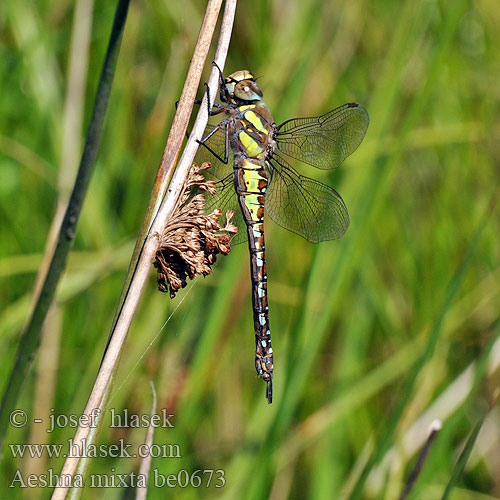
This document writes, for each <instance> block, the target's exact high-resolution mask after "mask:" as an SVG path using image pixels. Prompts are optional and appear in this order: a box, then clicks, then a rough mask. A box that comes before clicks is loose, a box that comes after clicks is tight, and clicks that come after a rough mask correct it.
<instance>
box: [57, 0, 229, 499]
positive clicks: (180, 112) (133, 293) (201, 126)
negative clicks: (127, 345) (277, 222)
mask: <svg viewBox="0 0 500 500" xmlns="http://www.w3.org/2000/svg"><path fill="white" fill-rule="evenodd" d="M221 3H222V0H210V1H209V3H208V6H207V9H206V14H205V19H204V21H203V25H202V28H201V30H200V35H199V37H198V42H197V44H196V48H195V51H194V54H193V57H192V59H191V65H190V69H189V72H188V77H187V79H186V84H185V86H184V90H183V92H182V95H181V99H180V101H179V106H178V108H177V113H176V116H175V118H174V122H173V125H172V129H171V132H170V134H169V138H168V140H167V145H166V147H165V152H164V155H163V158H162V162H161V165H160V169H159V173H158V175H157V179H156V181H155V187H154V188H153V193H158V197H155V196H152V198H151V200H150V204H149V205H148V209H147V214H146V218H145V220H148V218H149V217H150V216H151V219H152V224H151V227H150V229H149V231H148V232H147V236H146V237H145V239H144V245H142V247H141V245H140V244H139V242H138V245H137V247H136V248H138V249H139V250H138V251H137V252H136V254H138V258H137V265H136V266H133V264H131V268H130V270H129V271H130V276H131V277H130V281H129V282H128V285H127V286H126V287H125V289H124V292H123V293H122V299H121V302H120V305H119V309H118V312H117V316H116V320H115V323H114V325H113V328H112V332H111V335H110V340H109V343H108V347H107V350H106V354H105V356H104V359H103V361H102V364H101V368H100V370H99V374H98V376H97V379H96V382H95V384H94V388H93V390H92V393H91V394H90V397H89V400H88V402H87V406H86V408H85V411H84V414H85V415H87V416H88V417H89V418H90V415H91V414H92V412H95V411H97V412H98V413H99V419H98V423H99V424H100V423H101V422H102V416H103V414H104V412H105V409H106V401H107V398H108V397H109V394H110V391H111V387H112V383H113V379H114V373H115V370H116V368H117V365H118V360H119V357H120V353H121V350H122V347H123V343H124V341H125V338H126V335H127V332H128V329H129V327H130V324H131V322H132V318H133V316H134V314H135V310H136V308H137V304H138V302H139V299H140V296H141V294H142V290H143V288H144V285H145V283H146V279H147V276H148V274H149V270H150V268H151V265H152V263H153V260H154V258H155V255H156V252H157V251H158V249H159V245H160V240H161V234H162V233H163V229H164V228H165V226H166V225H167V221H168V220H169V218H170V217H171V216H172V214H173V211H174V209H175V207H176V205H177V204H178V200H179V198H180V196H181V193H182V191H183V187H184V184H185V180H186V177H187V175H188V173H189V170H190V168H191V165H192V163H193V160H194V156H195V154H196V150H197V147H198V143H197V142H196V141H197V140H199V139H201V137H202V134H203V131H204V130H205V128H206V125H207V122H208V112H207V102H206V96H205V98H204V99H203V102H202V104H201V106H200V110H199V113H198V116H197V119H196V121H195V123H194V125H193V129H192V131H191V135H190V137H189V140H188V142H187V144H186V147H185V149H184V152H183V155H182V157H181V160H180V161H179V163H178V165H177V166H176V167H175V169H174V165H175V160H176V159H177V157H178V155H179V150H180V146H181V144H182V141H183V139H184V136H185V132H186V130H187V125H188V121H189V117H190V113H191V110H192V107H193V103H194V98H195V95H196V91H197V89H198V86H199V83H200V80H201V73H202V69H203V66H204V63H205V60H206V57H207V54H208V49H209V47H210V40H211V38H212V36H213V33H214V30H215V25H216V22H217V17H218V13H219V10H220V6H221ZM235 10H236V0H226V5H225V10H224V16H223V19H222V23H221V32H220V37H219V42H218V46H217V50H216V55H215V61H216V63H217V64H218V65H219V67H220V68H223V67H224V62H225V58H226V54H227V51H228V48H229V40H230V37H231V31H232V26H233V20H234V14H235ZM217 83H218V72H217V71H216V70H215V69H214V68H213V69H212V73H211V75H210V78H209V82H208V86H209V88H210V89H212V90H211V95H215V93H214V89H216V88H217V87H216V85H217ZM167 187H168V192H167V194H166V195H165V197H164V198H163V195H162V193H163V192H165V191H167ZM162 198H163V199H162ZM159 200H162V201H161V205H159ZM158 205H159V208H158V209H157V207H158ZM156 210H158V211H157V213H156ZM155 213H156V215H154V214H155ZM139 239H140V240H141V239H142V236H139ZM136 254H134V256H133V259H134V258H135V257H136ZM127 279H129V278H127ZM89 436H90V437H89ZM96 436H97V433H92V434H91V429H89V427H79V428H78V429H77V431H76V434H75V436H74V439H73V445H74V446H75V447H79V448H80V450H82V448H83V445H84V444H87V445H88V444H90V442H91V440H95V439H96ZM74 449H76V448H74ZM87 460H88V459H85V458H82V459H79V458H78V457H75V458H73V457H68V458H67V459H66V461H65V463H64V466H63V469H62V471H61V474H60V477H61V478H64V479H66V480H67V479H68V478H72V477H74V474H75V472H76V470H77V467H78V468H79V470H81V469H85V466H86V465H87ZM68 491H69V486H68V485H67V484H59V485H58V486H57V487H56V489H55V490H54V493H53V495H52V499H53V500H57V499H62V498H65V497H66V495H67V493H68ZM72 494H78V493H75V489H73V491H72Z"/></svg>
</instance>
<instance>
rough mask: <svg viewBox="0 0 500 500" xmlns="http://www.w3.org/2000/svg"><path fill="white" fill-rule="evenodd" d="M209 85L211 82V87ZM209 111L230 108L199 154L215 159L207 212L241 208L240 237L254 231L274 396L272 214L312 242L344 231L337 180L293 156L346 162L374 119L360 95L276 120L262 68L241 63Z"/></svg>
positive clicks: (256, 313) (267, 370)
mask: <svg viewBox="0 0 500 500" xmlns="http://www.w3.org/2000/svg"><path fill="white" fill-rule="evenodd" d="M207 92H208V90H207ZM208 96H209V94H208ZM219 99H220V104H219V103H215V104H214V105H213V107H214V109H213V110H211V109H212V107H211V106H210V99H208V102H209V104H208V107H209V114H210V115H211V116H214V115H222V118H223V119H222V120H221V121H220V122H219V123H218V124H216V125H209V126H208V127H207V129H206V135H205V137H203V138H202V139H201V140H200V141H198V142H199V144H200V148H199V150H198V153H197V156H196V159H195V162H196V163H197V164H201V163H203V162H204V161H209V162H210V163H211V165H212V166H211V168H210V169H209V170H207V171H206V172H205V173H206V175H208V176H209V177H211V178H212V179H213V180H215V182H216V190H217V192H216V194H215V195H214V196H212V197H210V199H209V200H207V203H206V212H207V213H210V212H211V211H212V210H213V209H215V208H219V209H221V210H222V213H226V211H227V210H231V211H234V215H233V219H232V220H231V222H232V223H233V224H234V225H236V226H237V227H238V228H239V231H238V234H237V235H236V236H235V237H234V238H233V240H232V243H233V244H238V243H241V242H243V241H245V240H246V239H248V248H249V253H250V271H251V273H250V274H251V283H252V304H253V321H254V333H255V368H256V370H257V374H258V376H259V377H260V378H261V379H263V380H264V381H265V382H266V399H267V402H268V403H269V404H271V403H272V398H273V369H274V361H273V349H272V344H271V329H270V326H269V307H268V300H267V271H266V258H265V244H264V214H267V215H269V217H271V219H272V220H274V222H276V223H277V224H278V225H280V226H282V227H283V228H285V229H287V230H288V231H292V232H294V233H296V234H298V235H300V236H302V237H303V238H305V239H306V240H308V241H310V242H312V243H318V242H320V241H325V240H334V239H337V238H340V237H341V236H342V235H343V234H344V233H345V232H346V230H347V227H348V226H349V214H348V211H347V207H346V205H345V203H344V201H343V200H342V198H341V197H340V195H339V194H338V193H337V192H336V191H335V190H334V189H333V188H331V187H330V186H327V185H326V184H323V183H321V182H319V181H316V180H314V179H311V178H309V177H305V176H303V175H301V174H300V173H299V172H297V170H295V169H294V168H293V167H292V166H291V165H290V163H289V160H298V161H300V162H302V163H306V164H307V165H310V166H312V167H316V168H318V169H332V168H335V167H338V166H339V165H340V164H341V163H342V162H343V161H344V160H345V159H346V158H347V157H348V156H349V155H350V154H351V153H353V152H354V151H355V150H356V149H357V148H358V146H359V145H360V143H361V141H362V140H363V138H364V136H365V134H366V130H367V128H368V124H369V122H370V119H369V117H368V113H367V112H366V110H365V109H364V108H363V107H362V106H360V105H359V104H357V103H353V102H352V103H347V104H344V105H343V106H340V107H338V108H336V109H334V110H332V111H329V112H328V113H325V114H324V115H321V116H318V117H313V118H293V119H291V120H287V121H285V122H284V123H282V124H281V125H276V123H275V121H274V118H273V116H272V114H271V112H270V110H269V108H268V107H267V105H266V104H265V103H264V102H263V93H262V90H261V88H260V86H259V85H258V83H257V81H256V78H255V77H254V75H253V74H252V73H251V72H250V71H248V70H240V71H236V72H235V73H232V74H231V75H229V76H228V77H226V78H224V76H223V75H222V72H221V70H220V69H219Z"/></svg>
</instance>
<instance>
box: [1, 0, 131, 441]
mask: <svg viewBox="0 0 500 500" xmlns="http://www.w3.org/2000/svg"><path fill="white" fill-rule="evenodd" d="M128 5H129V0H120V1H119V2H118V5H117V8H116V14H115V19H114V22H113V28H112V30H111V36H110V39H109V44H108V49H107V51H106V56H105V59H104V64H103V68H102V72H101V77H100V80H99V86H98V89H97V93H96V97H95V101H94V109H93V111H92V117H91V119H90V123H89V127H88V130H87V138H86V141H85V147H84V150H83V154H82V158H81V161H80V167H79V170H78V175H77V178H76V180H75V185H74V188H73V192H72V193H71V197H70V199H69V202H68V208H67V209H66V213H65V215H64V219H63V221H62V225H61V229H60V231H59V236H58V240H57V246H56V248H55V251H54V256H53V258H52V261H51V264H50V267H49V269H48V272H47V276H46V278H45V281H44V283H43V285H42V288H41V292H40V296H39V297H38V300H37V301H36V304H35V307H34V310H33V313H32V315H31V317H30V319H29V322H28V325H27V327H26V330H25V331H24V333H23V336H22V338H21V340H20V343H19V347H18V351H17V355H16V361H15V363H14V366H13V368H12V371H11V374H10V377H9V381H8V383H7V386H6V388H5V391H4V394H3V398H2V405H1V408H0V429H1V430H0V448H1V447H2V445H3V441H4V439H5V435H6V431H7V429H8V419H9V413H10V412H11V411H12V410H13V409H14V407H15V405H16V401H17V399H18V396H19V394H20V393H21V390H22V385H23V382H24V380H25V379H26V376H27V374H28V372H29V370H30V368H31V365H32V362H33V359H34V357H35V355H36V352H37V349H38V346H39V344H40V334H41V330H42V325H43V322H44V320H45V317H46V315H47V311H48V310H49V307H50V305H51V303H52V300H53V298H54V294H55V291H56V288H57V285H58V283H59V279H60V278H61V275H62V273H63V271H64V269H65V267H66V261H67V257H68V254H69V251H70V249H71V245H72V243H73V239H74V237H75V232H76V226H77V223H78V218H79V216H80V212H81V209H82V205H83V201H84V199H85V194H86V193H87V189H88V186H89V183H90V179H91V177H92V174H93V171H94V166H95V161H96V157H97V152H98V150H99V143H100V140H101V136H102V129H103V125H104V119H105V116H106V109H107V107H108V101H109V96H110V93H111V86H112V83H113V76H114V73H115V67H116V61H117V58H118V53H119V50H120V42H121V37H122V33H123V28H124V26H125V20H126V17H127V11H128Z"/></svg>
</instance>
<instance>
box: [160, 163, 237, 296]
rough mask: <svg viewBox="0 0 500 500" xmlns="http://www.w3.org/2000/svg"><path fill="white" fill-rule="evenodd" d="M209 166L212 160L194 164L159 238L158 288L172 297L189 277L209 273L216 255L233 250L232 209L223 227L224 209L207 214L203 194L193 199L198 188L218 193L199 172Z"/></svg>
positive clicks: (228, 212)
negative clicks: (193, 193)
mask: <svg viewBox="0 0 500 500" xmlns="http://www.w3.org/2000/svg"><path fill="white" fill-rule="evenodd" d="M209 168H210V163H209V162H206V163H203V164H202V165H201V167H198V166H197V165H193V166H192V167H191V170H190V171H189V176H188V180H187V182H186V184H185V185H184V188H183V191H182V193H181V195H180V197H179V201H178V204H177V206H176V208H175V210H174V212H173V214H172V217H171V218H170V220H169V221H168V223H167V226H166V227H165V229H164V230H163V234H162V235H161V237H160V248H159V250H158V251H157V252H156V259H155V262H154V266H155V267H156V269H157V271H158V289H159V290H160V291H161V292H169V293H170V297H171V298H174V297H175V294H176V293H177V292H178V291H179V290H180V289H181V288H184V287H185V286H186V285H187V278H189V279H193V278H194V277H195V276H196V275H197V274H202V275H203V276H206V275H207V274H210V273H211V272H212V267H211V266H212V265H213V264H214V263H215V261H216V260H217V254H219V253H220V254H222V255H227V254H228V253H229V252H230V251H231V245H230V241H231V235H232V234H236V233H237V232H238V228H237V227H236V226H234V225H233V224H231V218H232V216H233V214H234V212H233V211H232V210H229V211H227V212H226V225H225V226H224V227H222V226H221V225H220V224H219V217H220V216H221V215H222V211H221V210H219V209H215V210H214V211H213V212H212V213H211V214H207V215H205V214H204V210H205V198H204V194H202V193H200V194H197V195H195V196H193V197H192V198H190V197H191V194H192V191H193V190H194V189H196V188H197V189H198V190H199V191H202V192H204V193H207V194H208V195H210V196H212V195H214V194H215V193H216V189H215V183H214V181H206V180H205V178H204V177H203V175H202V174H201V173H200V172H203V171H204V170H207V169H209Z"/></svg>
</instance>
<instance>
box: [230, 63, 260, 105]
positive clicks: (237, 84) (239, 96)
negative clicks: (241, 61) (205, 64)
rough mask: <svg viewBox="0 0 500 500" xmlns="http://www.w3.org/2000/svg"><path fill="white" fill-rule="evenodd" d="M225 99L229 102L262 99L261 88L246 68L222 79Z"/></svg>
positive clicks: (246, 101)
mask: <svg viewBox="0 0 500 500" xmlns="http://www.w3.org/2000/svg"><path fill="white" fill-rule="evenodd" d="M224 85H225V88H226V96H225V97H226V99H227V100H228V101H230V102H235V103H241V102H245V103H248V102H254V101H260V100H262V90H261V89H260V87H259V86H258V85H257V82H256V81H255V78H254V76H253V75H252V73H250V71H248V70H241V71H236V72H235V73H232V74H231V75H229V76H228V77H227V78H225V79H224Z"/></svg>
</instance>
